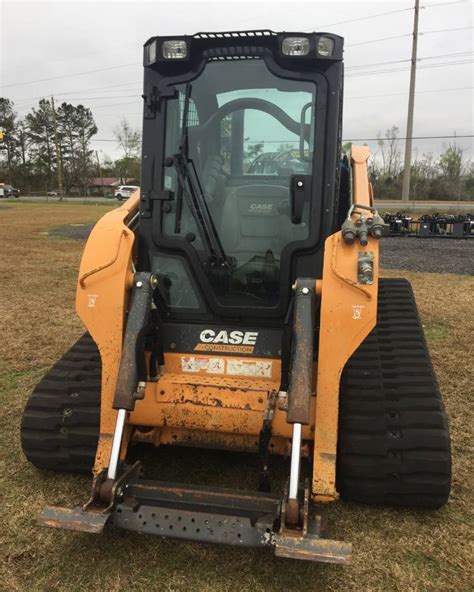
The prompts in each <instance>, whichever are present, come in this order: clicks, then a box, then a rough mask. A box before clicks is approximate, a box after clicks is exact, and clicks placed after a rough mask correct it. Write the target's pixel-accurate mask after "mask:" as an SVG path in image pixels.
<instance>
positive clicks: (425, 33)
mask: <svg viewBox="0 0 474 592" xmlns="http://www.w3.org/2000/svg"><path fill="white" fill-rule="evenodd" d="M473 28H474V27H455V28H453V29H434V30H432V31H421V32H420V33H418V35H430V34H431V33H449V32H451V31H466V30H468V29H473ZM412 36H413V34H412V33H404V34H403V35H393V36H392V37H379V38H377V39H369V40H368V41H359V42H358V43H348V44H347V45H346V46H345V47H357V46H359V45H369V44H370V43H380V42H382V41H391V40H393V39H402V38H403V37H412Z"/></svg>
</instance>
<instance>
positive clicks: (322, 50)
mask: <svg viewBox="0 0 474 592" xmlns="http://www.w3.org/2000/svg"><path fill="white" fill-rule="evenodd" d="M333 51H334V39H331V37H320V38H319V41H318V54H319V55H320V56H324V57H329V56H332V53H333Z"/></svg>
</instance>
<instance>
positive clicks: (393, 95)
mask: <svg viewBox="0 0 474 592" xmlns="http://www.w3.org/2000/svg"><path fill="white" fill-rule="evenodd" d="M473 89H474V86H462V87H456V88H439V89H438V88H433V89H429V90H417V91H416V94H417V96H418V95H422V94H426V93H440V92H448V91H453V90H473ZM407 94H408V93H389V94H387V93H383V94H378V95H357V96H350V95H349V96H346V97H344V99H345V100H347V99H372V98H376V97H405V96H406V95H407Z"/></svg>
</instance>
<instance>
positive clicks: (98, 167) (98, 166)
mask: <svg viewBox="0 0 474 592" xmlns="http://www.w3.org/2000/svg"><path fill="white" fill-rule="evenodd" d="M95 157H96V158H97V170H98V171H99V179H100V184H101V185H102V197H105V187H104V179H103V178H102V171H101V170H100V160H99V153H98V151H97V150H96V151H95Z"/></svg>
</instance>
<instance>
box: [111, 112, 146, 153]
mask: <svg viewBox="0 0 474 592" xmlns="http://www.w3.org/2000/svg"><path fill="white" fill-rule="evenodd" d="M113 132H114V136H115V138H116V140H117V143H118V145H119V146H120V148H121V149H122V150H123V157H124V158H138V156H139V154H140V145H141V140H142V138H141V133H140V130H139V129H137V128H133V127H132V126H131V125H130V123H129V122H128V121H127V120H126V119H125V118H124V117H122V119H121V120H120V121H119V123H118V124H117V125H116V126H115V127H114V129H113Z"/></svg>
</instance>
